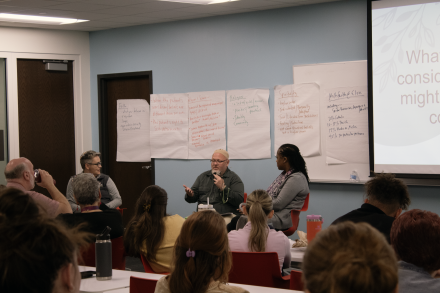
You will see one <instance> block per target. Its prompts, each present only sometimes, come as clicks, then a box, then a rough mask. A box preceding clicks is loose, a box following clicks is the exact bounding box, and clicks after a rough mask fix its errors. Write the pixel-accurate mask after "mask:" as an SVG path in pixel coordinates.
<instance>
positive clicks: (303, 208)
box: [301, 193, 310, 212]
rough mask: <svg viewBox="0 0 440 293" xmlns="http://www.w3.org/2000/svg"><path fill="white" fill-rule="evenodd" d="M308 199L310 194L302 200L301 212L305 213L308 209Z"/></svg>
mask: <svg viewBox="0 0 440 293" xmlns="http://www.w3.org/2000/svg"><path fill="white" fill-rule="evenodd" d="M309 197H310V193H309V194H307V197H306V199H305V200H304V204H303V207H302V208H301V212H305V211H307V210H308V209H309Z"/></svg>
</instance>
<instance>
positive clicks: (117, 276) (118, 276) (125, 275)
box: [79, 266, 164, 293]
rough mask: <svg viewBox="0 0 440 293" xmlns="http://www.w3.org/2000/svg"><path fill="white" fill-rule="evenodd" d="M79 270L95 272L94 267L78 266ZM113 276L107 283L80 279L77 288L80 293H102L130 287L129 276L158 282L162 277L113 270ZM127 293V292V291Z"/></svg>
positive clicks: (159, 275)
mask: <svg viewBox="0 0 440 293" xmlns="http://www.w3.org/2000/svg"><path fill="white" fill-rule="evenodd" d="M79 270H80V271H81V272H82V271H96V268H95V267H86V266H80V267H79ZM112 272H113V273H112V274H113V276H112V279H111V280H108V281H98V280H96V277H92V278H88V279H82V280H81V286H80V287H79V291H80V292H84V293H85V292H88V293H90V292H104V291H109V290H114V289H121V288H128V287H130V276H134V277H139V278H145V279H153V280H159V279H160V278H162V277H163V276H164V275H161V274H147V273H141V272H132V271H121V270H113V271H112ZM127 292H128V291H127Z"/></svg>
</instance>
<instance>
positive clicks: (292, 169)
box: [267, 144, 310, 230]
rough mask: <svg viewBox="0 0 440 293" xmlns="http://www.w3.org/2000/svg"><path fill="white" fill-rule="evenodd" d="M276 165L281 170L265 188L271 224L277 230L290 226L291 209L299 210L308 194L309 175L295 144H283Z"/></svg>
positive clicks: (278, 152)
mask: <svg viewBox="0 0 440 293" xmlns="http://www.w3.org/2000/svg"><path fill="white" fill-rule="evenodd" d="M276 159H277V160H276V162H277V167H278V169H279V170H282V171H283V172H282V173H281V174H280V175H279V176H278V177H277V178H276V179H275V181H274V182H273V183H272V184H271V185H270V186H269V188H268V189H267V193H269V195H270V197H272V202H273V209H274V211H275V214H274V216H273V217H272V225H273V227H274V228H275V229H277V230H286V229H289V228H290V227H292V218H291V217H290V211H291V210H300V209H301V208H302V206H303V205H304V200H305V199H306V197H307V194H309V192H310V191H309V176H308V174H307V167H306V162H305V161H304V158H303V157H302V156H301V153H300V151H299V149H298V147H297V146H295V145H293V144H283V145H282V146H280V148H279V149H278V151H277V155H276Z"/></svg>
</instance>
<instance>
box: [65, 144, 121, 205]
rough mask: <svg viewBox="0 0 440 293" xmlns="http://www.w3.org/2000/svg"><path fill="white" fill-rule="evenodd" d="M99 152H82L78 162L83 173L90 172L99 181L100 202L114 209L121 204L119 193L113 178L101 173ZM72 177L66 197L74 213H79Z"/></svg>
mask: <svg viewBox="0 0 440 293" xmlns="http://www.w3.org/2000/svg"><path fill="white" fill-rule="evenodd" d="M100 156H101V154H100V153H97V152H95V151H92V150H90V151H87V152H84V153H83V154H82V155H81V157H80V159H79V162H80V164H81V167H82V168H83V173H91V174H93V175H94V176H95V178H96V179H97V180H98V182H99V183H101V188H100V191H101V204H105V205H106V206H107V207H109V208H112V209H115V208H117V207H119V206H120V205H121V204H122V199H121V195H120V194H119V191H118V188H117V187H116V185H115V183H114V182H113V180H112V179H111V178H110V177H109V176H108V175H105V174H103V173H101V168H102V164H101V157H100ZM74 177H75V176H73V177H72V178H70V180H69V183H68V184H67V191H66V197H67V199H68V200H69V203H70V206H71V207H72V210H73V212H74V213H80V212H81V207H80V206H79V205H78V204H77V202H76V200H75V197H74V195H73V188H72V179H73V178H74Z"/></svg>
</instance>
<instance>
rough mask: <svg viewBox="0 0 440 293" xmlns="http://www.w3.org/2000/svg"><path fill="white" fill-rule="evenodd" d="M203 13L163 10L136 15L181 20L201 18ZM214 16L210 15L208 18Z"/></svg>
mask: <svg viewBox="0 0 440 293" xmlns="http://www.w3.org/2000/svg"><path fill="white" fill-rule="evenodd" d="M199 14H201V13H194V12H186V11H183V10H182V9H174V10H161V11H155V12H149V13H143V14H136V16H138V17H152V18H159V19H160V18H170V19H180V18H185V17H199ZM209 15H211V16H212V14H208V16H209Z"/></svg>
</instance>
